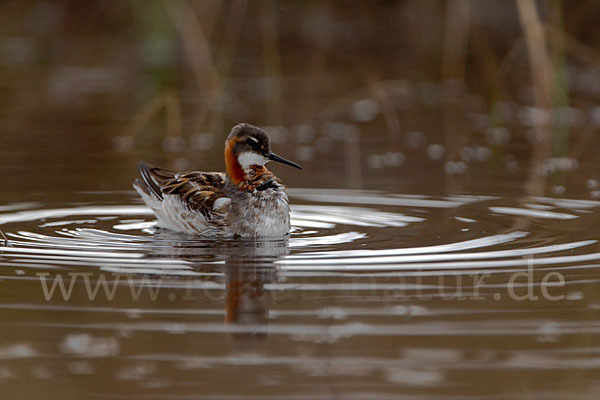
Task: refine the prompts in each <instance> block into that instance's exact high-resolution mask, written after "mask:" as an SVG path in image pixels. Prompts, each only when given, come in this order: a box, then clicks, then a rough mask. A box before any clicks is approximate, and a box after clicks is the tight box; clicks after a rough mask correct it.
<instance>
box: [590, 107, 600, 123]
mask: <svg viewBox="0 0 600 400" xmlns="http://www.w3.org/2000/svg"><path fill="white" fill-rule="evenodd" d="M589 119H590V123H591V124H592V125H594V126H595V127H599V126H600V106H596V107H592V109H590V111H589Z"/></svg>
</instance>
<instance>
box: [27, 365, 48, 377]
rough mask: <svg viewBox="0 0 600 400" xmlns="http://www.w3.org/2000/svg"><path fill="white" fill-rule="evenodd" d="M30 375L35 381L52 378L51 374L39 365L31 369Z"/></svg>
mask: <svg viewBox="0 0 600 400" xmlns="http://www.w3.org/2000/svg"><path fill="white" fill-rule="evenodd" d="M31 375H32V376H33V377H34V378H37V379H49V378H52V373H51V372H50V371H49V370H48V369H46V368H45V367H43V366H41V365H36V366H34V367H33V368H31Z"/></svg>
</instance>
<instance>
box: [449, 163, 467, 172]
mask: <svg viewBox="0 0 600 400" xmlns="http://www.w3.org/2000/svg"><path fill="white" fill-rule="evenodd" d="M466 170H467V164H465V163H464V162H462V161H447V162H446V164H444V171H445V172H446V174H448V175H462V174H464V173H465V172H466Z"/></svg>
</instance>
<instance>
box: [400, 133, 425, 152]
mask: <svg viewBox="0 0 600 400" xmlns="http://www.w3.org/2000/svg"><path fill="white" fill-rule="evenodd" d="M425 140H426V138H425V134H424V133H423V132H420V131H408V132H406V133H405V134H404V143H405V144H406V146H407V147H410V148H411V149H418V148H420V147H423V146H424V145H425Z"/></svg>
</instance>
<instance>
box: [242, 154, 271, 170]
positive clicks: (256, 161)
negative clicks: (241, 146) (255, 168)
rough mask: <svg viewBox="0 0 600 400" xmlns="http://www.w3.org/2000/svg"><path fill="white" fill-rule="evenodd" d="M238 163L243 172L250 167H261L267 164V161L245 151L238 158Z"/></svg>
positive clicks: (263, 157) (259, 155)
mask: <svg viewBox="0 0 600 400" xmlns="http://www.w3.org/2000/svg"><path fill="white" fill-rule="evenodd" d="M238 162H239V163H240V166H241V167H242V168H243V169H244V170H247V169H250V166H252V165H260V166H263V165H265V164H266V163H267V162H269V159H268V158H267V157H265V156H263V155H261V154H258V153H254V152H252V151H245V152H243V153H242V154H240V155H239V156H238Z"/></svg>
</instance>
